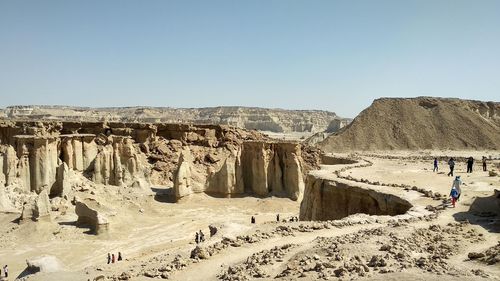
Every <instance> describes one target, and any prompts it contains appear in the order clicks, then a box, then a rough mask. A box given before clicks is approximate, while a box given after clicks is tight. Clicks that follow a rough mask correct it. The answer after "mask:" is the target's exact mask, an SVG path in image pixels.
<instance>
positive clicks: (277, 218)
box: [276, 214, 280, 222]
mask: <svg viewBox="0 0 500 281" xmlns="http://www.w3.org/2000/svg"><path fill="white" fill-rule="evenodd" d="M276 221H277V222H280V214H277V215H276Z"/></svg>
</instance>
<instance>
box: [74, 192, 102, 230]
mask: <svg viewBox="0 0 500 281" xmlns="http://www.w3.org/2000/svg"><path fill="white" fill-rule="evenodd" d="M103 209H104V208H103V207H102V205H101V204H100V203H99V202H98V201H97V200H95V199H93V198H85V199H78V198H75V212H76V214H77V215H78V220H77V224H78V225H81V226H88V227H90V229H91V230H92V232H93V233H94V234H97V235H98V234H103V233H106V232H107V231H108V230H109V221H108V218H107V217H106V215H105V214H104V213H105V211H104V210H103Z"/></svg>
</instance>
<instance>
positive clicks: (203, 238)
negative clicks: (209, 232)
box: [200, 230, 205, 242]
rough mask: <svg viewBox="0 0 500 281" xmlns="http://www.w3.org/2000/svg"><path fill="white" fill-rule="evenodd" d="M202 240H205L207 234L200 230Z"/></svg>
mask: <svg viewBox="0 0 500 281" xmlns="http://www.w3.org/2000/svg"><path fill="white" fill-rule="evenodd" d="M200 242H205V234H203V232H202V231H201V230H200Z"/></svg>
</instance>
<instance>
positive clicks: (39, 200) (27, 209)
mask: <svg viewBox="0 0 500 281" xmlns="http://www.w3.org/2000/svg"><path fill="white" fill-rule="evenodd" d="M50 210H51V205H50V200H49V193H48V192H47V190H46V189H44V190H42V192H40V194H38V196H37V197H36V198H35V199H34V201H29V202H25V203H24V205H23V210H22V212H21V217H20V218H19V221H20V222H25V221H27V220H28V219H31V220H33V221H39V220H47V221H50V220H51V218H50Z"/></svg>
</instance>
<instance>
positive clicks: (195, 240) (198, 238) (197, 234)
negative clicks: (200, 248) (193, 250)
mask: <svg viewBox="0 0 500 281" xmlns="http://www.w3.org/2000/svg"><path fill="white" fill-rule="evenodd" d="M194 242H196V244H198V243H200V234H199V233H198V232H196V234H195V235H194Z"/></svg>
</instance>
